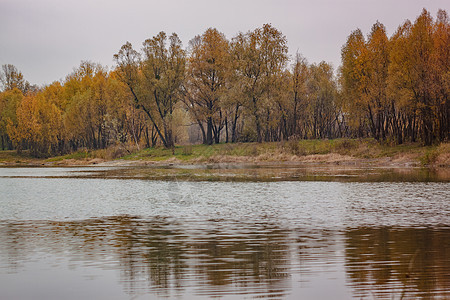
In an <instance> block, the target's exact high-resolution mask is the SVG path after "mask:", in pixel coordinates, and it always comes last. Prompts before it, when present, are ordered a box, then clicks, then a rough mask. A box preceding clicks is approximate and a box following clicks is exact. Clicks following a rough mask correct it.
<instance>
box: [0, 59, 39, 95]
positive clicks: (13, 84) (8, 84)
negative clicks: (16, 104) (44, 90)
mask: <svg viewBox="0 0 450 300" xmlns="http://www.w3.org/2000/svg"><path fill="white" fill-rule="evenodd" d="M0 83H1V86H2V89H3V90H4V91H7V90H13V89H15V88H17V89H19V90H20V91H21V92H22V93H24V94H25V93H26V92H28V90H30V89H32V88H35V87H32V86H31V85H30V83H29V82H28V81H26V80H25V79H24V77H23V74H22V72H20V71H19V70H18V69H17V68H16V67H15V66H14V65H11V64H6V65H2V69H1V71H0Z"/></svg>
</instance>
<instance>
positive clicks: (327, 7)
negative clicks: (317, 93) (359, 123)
mask: <svg viewBox="0 0 450 300" xmlns="http://www.w3.org/2000/svg"><path fill="white" fill-rule="evenodd" d="M423 8H426V9H427V10H428V11H430V12H431V14H432V16H433V18H435V16H436V13H437V11H438V9H439V8H442V9H445V10H446V11H447V12H449V13H450V1H448V0H309V1H303V0H297V1H294V0H258V1H254V0H252V1H251V0H222V1H215V0H189V1H187V0H185V1H182V0H178V1H174V0H158V1H154V0H147V1H145V0H76V1H72V0H0V65H3V64H13V65H15V66H16V67H17V68H18V69H19V70H20V71H21V72H22V73H23V75H24V77H25V79H26V80H28V81H29V82H30V83H32V84H38V85H44V84H50V83H52V82H53V81H55V80H63V79H64V78H65V77H66V75H68V74H69V73H71V72H72V71H73V70H74V69H75V68H76V67H77V66H79V64H80V62H81V61H83V60H88V61H92V62H95V63H101V64H102V65H105V66H108V67H110V68H112V67H114V61H113V55H114V54H115V53H117V52H118V51H119V49H120V47H121V46H122V45H123V44H124V43H126V42H127V41H129V42H131V43H132V44H133V46H134V47H135V49H140V48H141V47H142V42H143V41H144V40H145V39H147V38H151V37H153V36H155V35H156V34H158V32H160V31H165V32H166V33H168V34H171V33H172V32H176V33H177V34H178V35H179V37H180V38H181V40H182V41H183V45H184V46H187V45H188V42H189V40H190V39H192V38H193V37H194V36H196V35H199V34H202V33H203V32H204V31H205V30H206V29H207V28H209V27H215V28H217V29H218V30H219V31H221V32H223V33H224V34H225V35H226V37H227V38H228V39H231V38H233V37H234V36H235V35H236V34H237V33H239V32H247V31H249V30H253V29H255V28H257V27H261V26H262V25H263V24H266V23H270V24H272V25H273V26H274V27H276V28H277V29H279V30H280V31H281V32H282V33H283V34H284V35H285V36H286V38H287V40H288V46H289V53H290V55H291V56H293V55H294V54H295V53H296V52H297V51H298V52H300V53H301V54H302V55H303V56H305V57H306V59H307V60H308V62H310V63H318V62H320V61H326V62H329V63H331V64H332V65H333V66H334V67H335V68H337V67H338V66H339V65H340V50H341V47H342V45H343V44H344V43H345V41H346V39H347V37H348V35H349V34H350V33H351V31H353V30H355V29H356V28H360V29H361V30H362V31H363V33H364V34H365V35H367V34H368V33H369V31H370V28H371V27H372V25H373V24H374V23H375V22H376V21H377V20H378V21H380V22H381V23H383V24H384V25H385V26H386V28H387V31H388V34H389V35H391V34H393V33H394V32H395V30H396V29H397V27H398V26H399V25H400V24H401V23H403V22H404V21H405V20H406V19H410V20H411V21H414V20H415V19H416V17H417V16H418V15H419V14H420V13H421V11H422V9H423Z"/></svg>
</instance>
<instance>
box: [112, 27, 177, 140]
mask: <svg viewBox="0 0 450 300" xmlns="http://www.w3.org/2000/svg"><path fill="white" fill-rule="evenodd" d="M143 45H144V47H143V55H142V56H143V60H142V61H141V60H140V57H141V55H140V54H139V53H138V52H137V51H135V50H133V48H132V46H131V44H130V43H126V44H125V45H123V46H122V48H121V49H120V51H119V53H117V54H116V55H114V59H115V60H116V63H117V67H118V70H117V73H118V75H119V78H120V79H121V80H122V81H123V82H124V83H125V84H126V85H127V86H128V88H129V89H130V92H131V94H132V95H133V98H134V101H135V104H136V106H137V107H138V108H141V109H142V110H144V112H145V113H146V114H147V116H148V117H149V119H150V120H151V122H152V124H153V126H154V128H155V129H156V131H157V133H158V136H159V138H160V140H161V142H162V143H163V144H164V146H165V147H166V148H171V147H173V146H174V139H173V129H172V124H171V122H172V114H173V111H174V109H175V104H176V102H177V101H178V99H179V98H180V97H181V94H180V92H181V84H182V82H183V79H184V71H185V63H186V58H185V52H184V50H183V49H182V45H181V41H180V39H179V38H178V36H177V35H176V34H175V33H173V34H172V35H171V36H170V37H169V45H168V46H167V36H166V34H165V33H164V32H160V33H159V34H158V35H157V36H155V37H153V38H152V39H148V40H146V41H145V42H144V43H143Z"/></svg>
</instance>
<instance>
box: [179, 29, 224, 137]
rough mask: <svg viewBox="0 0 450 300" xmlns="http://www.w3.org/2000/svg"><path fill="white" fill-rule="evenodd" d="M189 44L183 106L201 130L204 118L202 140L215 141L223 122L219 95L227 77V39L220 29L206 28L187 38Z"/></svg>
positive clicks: (222, 90) (222, 94)
mask: <svg viewBox="0 0 450 300" xmlns="http://www.w3.org/2000/svg"><path fill="white" fill-rule="evenodd" d="M190 48H191V51H190V58H189V64H188V69H187V74H188V75H187V79H186V84H185V87H186V93H187V95H186V99H187V101H186V100H185V101H186V103H187V108H188V110H189V111H190V112H191V113H192V114H193V116H194V118H195V119H196V120H197V123H198V124H199V126H200V128H201V129H202V131H203V132H204V131H205V130H204V128H203V122H206V134H205V135H204V136H205V139H204V143H205V144H208V145H211V144H212V143H213V142H215V143H219V141H220V133H221V130H222V129H223V126H224V125H225V124H226V123H227V116H226V112H225V111H224V109H223V107H222V103H221V99H222V98H223V97H224V94H225V92H226V89H227V83H228V80H229V77H230V70H231V61H230V55H229V43H228V41H227V39H226V38H225V35H224V34H223V33H221V32H219V31H218V30H217V29H215V28H209V29H207V30H206V31H205V33H204V34H203V35H202V36H198V37H196V38H194V39H193V40H191V41H190ZM227 133H228V132H227ZM213 137H214V140H213Z"/></svg>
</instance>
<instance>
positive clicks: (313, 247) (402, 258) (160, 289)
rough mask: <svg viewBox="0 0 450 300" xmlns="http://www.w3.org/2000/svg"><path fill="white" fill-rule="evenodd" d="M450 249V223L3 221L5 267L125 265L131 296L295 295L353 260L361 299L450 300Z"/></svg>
mask: <svg viewBox="0 0 450 300" xmlns="http://www.w3.org/2000/svg"><path fill="white" fill-rule="evenodd" d="M340 249H343V251H340ZM448 251H450V229H449V228H448V227H443V228H388V227H384V228H372V227H367V228H353V229H346V230H336V231H333V230H319V229H317V230H311V229H291V228H282V227H281V226H278V225H276V224H271V223H264V224H261V223H258V224H252V223H247V224H242V223H237V222H228V221H226V220H210V221H208V222H206V223H205V222H192V221H186V222H181V221H179V220H178V221H176V220H174V219H166V218H153V219H140V218H139V217H133V216H117V217H109V218H100V219H89V220H83V221H69V222H54V221H42V222H37V221H28V222H27V221H24V222H6V221H3V222H1V223H0V258H1V260H0V270H2V271H0V273H4V270H8V272H17V273H20V272H21V270H22V269H23V268H26V262H27V259H28V257H31V256H32V255H33V254H35V253H46V254H50V255H52V256H54V257H67V256H68V257H69V259H70V261H71V262H73V263H74V264H77V263H78V264H91V265H92V264H93V265H95V266H96V267H99V268H100V269H113V270H118V271H119V272H120V280H119V281H120V283H121V284H122V286H123V287H124V290H125V291H126V292H127V293H128V294H130V295H137V294H146V293H150V294H156V295H159V296H178V295H185V294H187V293H188V294H195V295H204V296H221V295H230V294H231V295H236V294H250V295H253V296H255V295H264V296H274V297H283V296H286V295H288V294H290V295H293V296H295V295H297V294H299V293H301V289H302V286H301V284H300V282H299V281H298V278H300V281H301V282H308V280H309V278H311V276H314V275H317V274H319V273H321V272H324V269H323V268H320V264H331V265H335V266H339V265H342V266H343V267H344V266H345V273H346V277H347V284H348V287H349V288H350V289H351V290H352V293H353V295H354V296H355V297H358V298H361V297H366V296H367V297H369V298H372V297H373V296H374V297H380V298H389V299H390V298H392V297H393V296H394V297H395V298H400V295H403V296H407V297H413V298H415V297H421V298H433V297H434V296H436V295H440V296H444V297H445V296H450V295H449V294H446V293H448V292H447V291H449V290H450V280H449V278H450V276H449V273H448V270H450V259H449V257H448ZM337 269H339V268H337ZM342 270H344V269H342ZM297 275H298V276H297ZM293 278H294V279H295V280H293ZM402 293H403V294H402Z"/></svg>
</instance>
